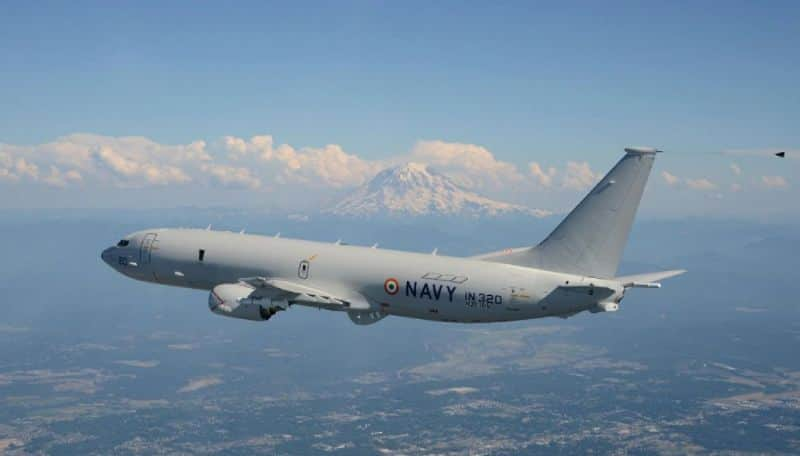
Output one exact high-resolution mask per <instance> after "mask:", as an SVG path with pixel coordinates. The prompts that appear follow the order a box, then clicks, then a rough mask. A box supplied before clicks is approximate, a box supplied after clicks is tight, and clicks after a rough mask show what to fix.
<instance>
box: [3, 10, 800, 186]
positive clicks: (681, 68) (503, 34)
mask: <svg viewBox="0 0 800 456" xmlns="http://www.w3.org/2000/svg"><path fill="white" fill-rule="evenodd" d="M164 3H166V4H162V3H161V2H159V3H156V2H153V3H148V2H131V3H127V4H125V3H113V4H111V3H108V2H69V3H66V2H54V3H47V2H5V3H3V5H2V6H0V62H2V64H1V65H2V70H3V71H1V72H0V100H2V101H3V103H2V104H3V109H0V142H2V143H6V144H12V145H18V146H23V145H29V146H30V145H37V144H44V143H48V142H51V141H54V140H56V139H57V138H59V137H64V136H66V135H70V134H73V133H92V134H96V135H102V136H109V137H119V136H129V135H134V136H144V137H147V138H149V139H151V140H153V141H155V142H157V143H160V144H189V143H191V142H192V141H197V140H204V141H207V142H208V143H209V144H210V143H212V142H214V141H215V140H217V139H219V138H221V137H224V136H228V135H230V136H235V137H240V138H250V137H252V136H254V135H262V134H268V135H272V136H273V137H274V140H275V141H276V143H286V144H291V145H293V146H294V147H297V148H301V147H324V146H325V145H328V144H337V145H340V146H341V147H342V148H343V149H344V150H345V151H346V152H347V153H349V154H355V155H357V156H359V157H362V158H365V159H369V160H389V159H391V158H392V157H396V156H398V155H402V154H407V153H408V152H409V150H411V149H412V148H413V147H414V145H415V144H416V143H417V142H418V141H420V140H442V141H447V142H453V143H464V144H476V145H480V146H483V147H485V148H486V149H488V150H490V151H491V153H492V154H493V155H494V156H495V157H497V158H498V159H499V160H503V161H506V162H510V163H513V164H515V165H517V166H519V167H520V169H524V168H526V167H527V164H528V163H529V162H531V161H536V162H538V163H542V164H545V165H552V166H556V167H560V166H563V165H564V162H565V161H566V160H586V161H588V162H589V163H590V164H591V165H592V166H593V167H596V168H598V170H599V171H604V169H601V168H603V167H607V166H608V165H609V164H610V162H609V160H611V161H613V158H614V157H616V154H618V153H619V151H620V150H621V149H622V147H624V146H626V145H631V144H645V145H655V146H658V147H660V148H663V149H665V150H668V151H671V152H674V157H676V158H674V159H673V160H675V161H674V162H673V163H674V165H673V167H672V168H670V169H673V168H677V169H678V170H679V171H680V172H678V171H672V172H673V173H676V174H678V175H680V174H687V173H689V172H692V171H694V170H702V173H698V175H697V176H695V177H697V178H700V177H703V176H705V177H709V178H710V177H713V176H712V175H713V173H714V172H719V173H723V172H724V171H722V170H723V169H725V170H727V169H728V166H729V160H721V159H720V158H719V157H718V156H717V155H714V153H717V152H721V151H726V150H733V149H736V150H751V151H752V150H765V149H772V148H776V149H790V150H791V149H800V129H799V128H798V127H797V125H798V120H799V119H800V84H798V81H800V59H798V58H797V54H798V52H797V50H798V49H800V27H797V24H798V23H800V4H799V3H797V2H770V3H769V4H768V6H761V5H759V4H757V3H755V2H748V3H739V2H668V3H664V4H662V3H655V2H653V3H646V2H630V3H626V2H616V3H613V4H603V5H602V6H600V5H599V4H596V3H588V2H587V3H570V4H567V3H564V2H558V3H551V4H534V3H533V2H519V3H516V2H504V3H502V4H489V3H487V2H465V3H461V2H456V3H448V2H435V4H432V3H434V2H421V3H412V2H397V3H394V4H389V5H387V4H381V3H378V2H347V3H345V2H313V3H300V2H292V3H291V4H289V3H275V4H270V3H264V2H254V3H251V4H247V3H244V2H241V3H239V4H237V5H236V6H233V7H231V6H228V5H223V4H221V3H220V4H209V3H202V4H201V3H190V2H164ZM492 3H496V2H492ZM681 154H683V155H682V156H681ZM744 166H747V165H746V164H745V165H744ZM754 166H756V168H758V173H760V174H769V175H772V174H777V172H778V171H783V172H784V175H782V177H783V178H784V180H786V179H788V184H789V185H788V187H789V188H793V187H794V186H792V185H791V183H792V177H794V176H796V172H797V167H796V164H792V165H791V167H790V169H788V174H787V169H779V170H773V169H770V168H769V166H771V164H767V165H766V167H764V166H762V164H761V163H755V164H754ZM40 167H41V164H40ZM715 167H716V168H715ZM709 173H710V174H709ZM700 174H703V176H700ZM707 174H708V176H706V175H707ZM721 185H722V184H721V183H719V184H718V186H720V187H721ZM725 185H728V183H727V182H726V183H725Z"/></svg>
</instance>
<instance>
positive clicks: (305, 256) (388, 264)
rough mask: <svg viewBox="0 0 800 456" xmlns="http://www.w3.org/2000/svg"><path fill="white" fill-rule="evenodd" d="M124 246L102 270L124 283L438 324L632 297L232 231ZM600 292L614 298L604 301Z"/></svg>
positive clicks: (540, 277) (149, 237)
mask: <svg viewBox="0 0 800 456" xmlns="http://www.w3.org/2000/svg"><path fill="white" fill-rule="evenodd" d="M121 244H125V245H117V246H115V247H110V248H108V249H106V250H105V251H104V252H103V254H102V258H103V260H104V261H105V262H106V263H108V264H109V265H110V266H112V267H113V268H114V269H116V270H117V271H119V272H120V273H122V274H125V275H127V276H129V277H131V278H135V279H138V280H143V281H146V282H153V283H158V284H163V285H172V286H178V287H186V288H195V289H202V290H212V289H213V288H214V287H215V286H217V285H219V284H225V283H232V284H235V283H237V282H240V281H241V279H242V278H245V277H269V278H277V279H283V280H286V281H291V282H293V283H296V284H301V285H302V286H307V287H310V288H313V289H319V290H325V291H326V292H327V293H330V294H331V295H336V296H340V297H345V298H348V299H349V298H350V297H356V296H357V297H359V298H363V299H362V301H363V300H366V302H368V304H369V307H370V310H371V311H376V312H381V313H383V314H387V315H397V316H403V317H411V318H420V319H425V320H435V321H448V322H465V323H470V322H496V321H511V320H524V319H531V318H540V317H548V316H568V315H572V314H574V313H577V312H581V311H584V310H592V311H594V310H597V309H598V305H599V304H600V303H601V301H602V302H614V303H616V302H619V300H620V299H621V298H622V295H623V293H624V289H623V287H622V285H620V284H619V283H618V282H615V281H612V280H603V279H597V278H590V277H584V276H580V275H573V274H565V273H559V272H551V271H544V270H539V269H532V268H526V267H520V266H514V265H509V264H502V263H495V262H486V261H479V260H474V259H469V258H457V257H449V256H444V255H432V254H422V253H412V252H401V251H395V250H386V249H377V248H370V247H360V246H350V245H340V244H333V243H320V242H311V241H303V240H294V239H282V238H274V237H266V236H258V235H250V234H240V233H232V232H224V231H210V230H198V229H152V230H144V231H140V232H137V233H133V234H131V235H130V236H128V237H126V238H125V240H124V241H121ZM593 287H603V288H604V289H605V291H606V292H605V293H603V294H596V293H594V292H593ZM609 289H611V290H613V291H608V290H609ZM297 303H298V304H303V305H312V306H316V307H322V308H326V309H330V310H342V311H351V310H352V309H349V308H347V307H342V306H337V305H333V306H332V305H323V304H319V305H315V304H308V303H303V302H297ZM290 304H292V302H290ZM362 310H363V309H362Z"/></svg>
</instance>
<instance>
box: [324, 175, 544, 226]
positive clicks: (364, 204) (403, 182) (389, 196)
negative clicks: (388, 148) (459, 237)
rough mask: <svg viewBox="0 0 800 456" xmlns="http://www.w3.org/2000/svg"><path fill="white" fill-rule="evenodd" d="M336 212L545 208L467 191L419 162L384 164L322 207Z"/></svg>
mask: <svg viewBox="0 0 800 456" xmlns="http://www.w3.org/2000/svg"><path fill="white" fill-rule="evenodd" d="M323 212H325V213H328V214H333V215H340V216H357V217H363V216H373V215H390V216H398V215H411V216H423V215H425V216H430V215H433V216H436V215H458V216H463V215H466V216H497V215H529V216H535V217H545V216H547V215H550V213H549V212H547V211H543V210H540V209H530V208H527V207H524V206H519V205H515V204H509V203H504V202H501V201H495V200H492V199H489V198H486V197H483V196H480V195H478V194H476V193H473V192H470V191H469V190H466V189H464V188H462V187H460V186H458V185H457V184H456V183H454V182H453V181H452V180H451V179H450V178H448V177H447V176H445V175H443V174H440V173H437V172H436V171H433V170H431V169H428V168H427V167H426V166H425V165H423V164H419V163H408V164H406V165H403V166H398V167H395V168H388V169H385V170H383V171H381V172H380V173H378V174H377V175H376V176H375V177H374V178H372V180H370V181H369V182H367V183H366V184H364V185H362V186H361V187H359V188H357V189H356V190H355V191H354V192H352V193H351V194H350V195H348V196H347V197H346V198H344V199H343V200H341V201H340V202H339V203H337V204H336V205H335V206H333V207H331V208H329V209H327V210H325V211H323Z"/></svg>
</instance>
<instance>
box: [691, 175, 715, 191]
mask: <svg viewBox="0 0 800 456" xmlns="http://www.w3.org/2000/svg"><path fill="white" fill-rule="evenodd" d="M686 186H687V187H688V188H690V189H692V190H700V191H707V190H714V189H715V188H717V185H716V184H715V183H713V182H711V181H710V180H708V179H706V178H704V177H701V178H699V179H686Z"/></svg>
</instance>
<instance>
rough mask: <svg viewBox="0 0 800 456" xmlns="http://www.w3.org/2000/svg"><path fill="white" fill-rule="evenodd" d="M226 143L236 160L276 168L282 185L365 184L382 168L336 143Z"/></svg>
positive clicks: (261, 139)
mask: <svg viewBox="0 0 800 456" xmlns="http://www.w3.org/2000/svg"><path fill="white" fill-rule="evenodd" d="M223 144H224V148H225V150H226V151H227V153H228V157H229V158H230V159H231V160H233V161H240V160H244V159H249V160H250V161H249V162H248V163H250V164H251V166H253V167H262V166H264V165H265V164H266V165H269V164H272V165H277V170H276V171H277V173H278V175H279V181H281V182H283V181H286V182H304V183H309V184H312V185H316V186H331V187H351V186H356V185H360V184H363V183H364V182H365V181H366V180H368V179H369V178H371V177H372V176H373V175H375V174H376V173H377V172H378V171H380V169H381V168H382V167H383V166H382V165H381V164H379V163H377V162H372V161H369V160H364V159H361V158H360V157H358V156H357V155H354V154H349V153H347V152H345V151H344V149H343V148H342V147H341V146H339V145H337V144H328V145H326V146H324V147H319V148H316V147H306V148H302V149H295V148H294V147H292V146H290V145H288V144H280V145H278V146H275V144H274V140H273V138H272V136H269V135H261V136H253V137H252V138H250V139H249V140H244V139H242V138H237V137H233V136H226V137H224V138H223Z"/></svg>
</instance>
